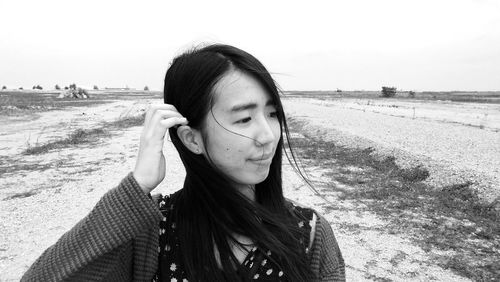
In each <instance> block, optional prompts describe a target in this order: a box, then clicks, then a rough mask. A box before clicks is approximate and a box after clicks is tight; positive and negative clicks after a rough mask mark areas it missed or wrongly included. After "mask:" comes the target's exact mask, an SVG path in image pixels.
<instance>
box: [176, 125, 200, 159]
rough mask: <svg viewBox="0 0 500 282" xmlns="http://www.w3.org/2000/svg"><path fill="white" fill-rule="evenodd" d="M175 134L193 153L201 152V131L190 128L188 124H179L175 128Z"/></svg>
mask: <svg viewBox="0 0 500 282" xmlns="http://www.w3.org/2000/svg"><path fill="white" fill-rule="evenodd" d="M177 136H179V139H181V142H182V144H184V146H186V148H188V149H189V150H190V151H191V152H193V153H195V154H202V153H203V151H204V148H203V138H202V136H201V132H199V131H198V130H196V129H193V128H191V127H190V126H188V125H181V126H179V127H178V128H177Z"/></svg>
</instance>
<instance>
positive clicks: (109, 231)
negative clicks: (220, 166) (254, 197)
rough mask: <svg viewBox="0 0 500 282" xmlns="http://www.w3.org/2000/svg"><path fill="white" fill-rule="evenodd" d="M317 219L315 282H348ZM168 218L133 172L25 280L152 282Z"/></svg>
mask: <svg viewBox="0 0 500 282" xmlns="http://www.w3.org/2000/svg"><path fill="white" fill-rule="evenodd" d="M317 216H318V221H317V222H316V229H315V236H314V242H313V245H312V247H311V249H310V250H309V253H308V259H309V261H310V266H311V269H312V271H313V273H314V274H315V276H316V277H315V279H314V281H345V266H344V261H343V259H342V255H341V253H340V250H339V247H338V244H337V241H336V240H335V237H334V235H333V231H332V229H331V227H330V224H329V223H328V222H327V221H326V219H324V218H323V217H321V216H320V215H317ZM162 218H163V216H162V214H161V212H160V211H159V209H158V206H157V204H156V202H155V201H154V200H153V199H152V198H151V197H148V195H146V194H145V193H144V192H143V191H142V190H141V188H140V187H139V185H138V184H137V182H136V181H135V179H134V178H133V176H132V173H130V174H129V175H128V176H127V177H126V178H124V179H123V180H122V182H121V183H120V184H119V185H118V186H117V187H116V188H114V189H112V190H110V191H109V192H107V193H106V194H105V195H104V196H103V197H102V198H101V200H100V201H99V202H98V203H97V204H96V206H95V207H94V209H93V210H92V211H91V212H90V213H89V214H88V215H87V216H86V217H85V218H83V219H82V220H81V221H80V222H78V223H77V224H76V225H75V226H74V227H73V228H72V229H71V230H69V231H68V232H66V233H65V234H64V235H63V236H62V237H61V238H60V239H59V240H58V241H57V242H56V243H55V244H54V245H52V246H51V247H49V248H48V249H47V250H45V252H44V253H43V254H42V255H41V256H40V257H39V258H38V259H37V260H36V261H35V262H34V263H33V265H32V266H31V267H30V269H28V271H27V272H26V273H25V274H24V276H23V277H22V278H21V281H151V279H152V278H153V276H154V275H155V273H156V270H157V267H158V244H159V223H160V221H161V220H162Z"/></svg>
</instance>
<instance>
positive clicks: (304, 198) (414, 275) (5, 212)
mask: <svg viewBox="0 0 500 282" xmlns="http://www.w3.org/2000/svg"><path fill="white" fill-rule="evenodd" d="M154 102H160V101H154ZM146 105H147V102H145V101H143V102H141V103H133V102H130V101H121V102H117V103H114V104H107V105H102V106H97V107H93V108H87V109H85V110H84V111H83V110H82V109H74V110H68V111H58V112H57V113H56V112H47V113H43V114H41V117H40V119H38V120H35V121H32V122H30V121H19V122H15V123H1V125H0V132H2V135H1V136H0V138H1V139H0V141H1V144H2V145H1V146H2V149H1V150H0V156H4V157H8V158H9V159H11V160H17V161H19V162H21V163H15V164H14V163H12V164H11V165H19V166H22V165H26V164H31V165H34V164H39V165H42V166H41V167H39V169H33V166H24V168H26V169H19V170H18V171H16V172H14V173H7V174H4V175H3V176H2V177H1V179H0V215H1V217H2V218H1V222H0V281H17V280H19V278H20V276H21V275H22V273H23V272H24V271H25V270H26V269H27V268H28V267H29V265H30V264H31V263H32V262H33V261H34V260H35V259H36V258H37V257H38V256H39V255H40V254H41V253H42V252H43V250H45V249H46V248H47V247H48V246H50V245H51V244H53V243H54V242H56V240H57V239H58V238H59V237H60V236H61V235H62V234H63V233H64V232H66V231H67V230H68V229H70V228H71V227H72V226H73V225H74V224H75V223H76V222H77V221H78V220H80V219H81V218H82V217H84V216H85V215H86V214H87V213H88V212H89V211H90V210H91V209H92V207H93V206H94V204H95V203H96V202H97V201H98V200H99V198H100V197H101V196H102V195H103V194H104V193H106V191H108V190H109V189H111V188H112V187H114V186H116V185H117V184H118V183H119V181H120V180H121V179H122V178H123V177H124V176H125V175H126V174H127V173H128V172H130V171H131V170H132V169H133V166H134V162H135V157H136V151H137V148H138V144H139V134H140V130H141V127H132V128H128V129H126V130H121V131H120V132H115V135H114V136H113V137H112V138H111V139H104V140H101V142H100V143H98V144H92V145H82V146H75V147H72V148H68V149H64V150H61V151H58V152H50V153H47V154H43V155H34V156H30V157H22V158H21V157H19V156H18V153H19V152H20V151H21V150H22V149H23V148H24V146H25V138H26V135H25V133H24V130H32V134H31V136H37V135H41V136H40V139H39V140H50V139H51V138H54V136H61V135H60V134H62V133H68V132H69V130H71V129H75V128H77V127H79V126H80V127H85V128H88V127H89V126H90V125H92V124H97V122H98V121H100V120H102V119H105V120H114V119H117V118H118V117H119V116H120V115H123V114H125V113H128V112H131V111H132V112H137V111H140V109H141V108H145V107H146ZM82 112H85V113H86V114H85V115H82ZM87 113H89V114H87ZM90 113H91V114H90ZM89 116H90V118H89ZM317 118H321V117H317ZM323 118H327V119H329V118H330V116H329V115H325V116H323ZM63 120H64V121H71V122H70V123H71V126H69V124H68V123H61V121H63ZM41 128H46V129H45V130H44V131H43V132H41ZM45 134H47V136H45ZM58 134H59V135H58ZM164 151H165V155H166V158H167V160H168V167H167V170H168V171H167V178H166V180H165V181H164V182H163V183H162V184H161V185H160V186H159V187H158V188H157V190H156V191H158V192H161V193H171V192H173V191H175V190H177V189H179V188H180V187H181V186H182V181H183V177H184V169H183V167H182V165H181V163H180V160H179V158H178V155H177V152H176V151H175V149H174V148H173V146H172V145H171V143H169V142H166V143H165V148H164ZM3 165H6V164H3ZM20 168H21V167H20ZM29 168H31V169H29ZM307 171H308V173H309V174H310V175H311V176H312V179H313V180H314V181H315V184H316V186H317V187H318V188H319V189H320V191H321V192H322V193H323V194H324V195H325V196H326V197H327V198H328V199H329V200H330V201H331V202H334V203H336V204H335V206H331V205H328V204H326V203H325V202H324V201H323V200H322V199H320V198H319V197H317V196H315V195H314V193H312V192H311V191H310V190H308V188H306V186H305V185H304V183H303V182H302V181H301V179H300V178H299V177H298V176H297V175H296V174H295V173H294V172H293V171H292V169H291V168H290V167H289V166H287V165H285V167H284V180H285V193H286V195H287V197H289V198H291V199H293V200H296V201H298V202H300V203H302V204H304V205H307V206H311V207H314V208H315V209H317V210H318V211H319V212H320V213H322V214H323V215H325V216H326V218H327V219H328V220H329V221H330V222H331V223H332V226H333V228H334V230H335V232H336V236H337V237H338V241H339V244H340V247H341V249H342V251H343V254H344V258H345V260H346V264H347V277H348V280H350V281H364V280H367V281H370V280H381V279H385V281H388V280H396V281H402V280H405V281H406V280H416V281H422V280H433V279H435V280H440V281H467V280H466V279H463V278H461V277H458V276H456V275H454V274H453V273H451V272H450V271H447V270H444V269H441V268H438V267H436V266H434V264H433V262H432V261H431V260H430V259H429V257H428V256H427V255H426V253H425V252H424V251H423V250H421V249H420V248H419V247H417V246H416V245H414V244H413V243H412V242H410V241H409V240H407V239H405V238H403V237H401V236H396V235H393V234H390V232H389V231H388V230H384V229H383V226H384V222H383V221H382V220H381V219H379V218H377V217H376V216H375V215H374V214H371V213H370V212H367V211H364V210H363V208H362V207H360V205H359V204H357V203H354V202H349V201H342V202H340V201H338V200H337V198H336V194H335V193H334V192H332V191H331V190H328V189H326V188H325V187H326V184H325V183H324V182H323V179H324V177H323V175H322V174H323V172H324V169H323V168H316V167H308V168H307ZM29 191H34V193H33V194H31V196H29V197H14V198H8V197H9V196H12V195H14V194H16V193H23V192H29ZM352 226H357V228H351V227H352ZM348 227H349V228H348Z"/></svg>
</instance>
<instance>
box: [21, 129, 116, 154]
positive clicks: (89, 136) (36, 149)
mask: <svg viewBox="0 0 500 282" xmlns="http://www.w3.org/2000/svg"><path fill="white" fill-rule="evenodd" d="M109 136H110V133H109V131H107V130H106V129H104V128H94V129H81V128H79V129H77V130H75V131H73V132H71V133H70V134H69V135H68V136H67V137H66V138H64V139H61V140H57V141H53V142H49V143H46V144H42V145H38V144H37V145H34V146H32V145H30V144H28V148H27V149H26V150H24V151H23V152H22V154H23V155H39V154H44V153H47V152H49V151H51V150H55V149H61V148H67V147H70V146H74V145H80V144H85V143H93V142H96V141H98V140H99V139H100V138H102V137H109Z"/></svg>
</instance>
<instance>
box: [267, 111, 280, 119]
mask: <svg viewBox="0 0 500 282" xmlns="http://www.w3.org/2000/svg"><path fill="white" fill-rule="evenodd" d="M269 116H270V117H273V118H275V117H278V112H270V113H269Z"/></svg>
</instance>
